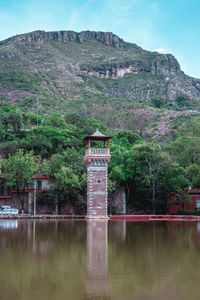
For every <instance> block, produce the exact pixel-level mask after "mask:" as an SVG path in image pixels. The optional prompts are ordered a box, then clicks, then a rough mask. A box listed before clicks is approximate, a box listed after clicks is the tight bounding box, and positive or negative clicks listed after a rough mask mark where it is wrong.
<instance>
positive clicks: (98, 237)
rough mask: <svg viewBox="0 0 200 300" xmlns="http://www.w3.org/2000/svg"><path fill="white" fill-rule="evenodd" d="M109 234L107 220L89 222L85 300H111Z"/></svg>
mask: <svg viewBox="0 0 200 300" xmlns="http://www.w3.org/2000/svg"><path fill="white" fill-rule="evenodd" d="M107 232H108V221H107V220H88V221H87V258H86V275H85V291H86V297H85V299H99V297H101V299H110V296H109V294H110V288H109V276H108V234H107Z"/></svg>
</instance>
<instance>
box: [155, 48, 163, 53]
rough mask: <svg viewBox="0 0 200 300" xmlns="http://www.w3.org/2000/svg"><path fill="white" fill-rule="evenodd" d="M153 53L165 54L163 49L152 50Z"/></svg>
mask: <svg viewBox="0 0 200 300" xmlns="http://www.w3.org/2000/svg"><path fill="white" fill-rule="evenodd" d="M153 51H155V52H158V53H164V52H166V51H165V49H164V48H158V49H154V50H153Z"/></svg>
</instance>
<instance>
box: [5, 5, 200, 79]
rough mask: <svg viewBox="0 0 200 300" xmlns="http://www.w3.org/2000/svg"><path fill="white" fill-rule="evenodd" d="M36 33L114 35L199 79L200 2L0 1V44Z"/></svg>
mask: <svg viewBox="0 0 200 300" xmlns="http://www.w3.org/2000/svg"><path fill="white" fill-rule="evenodd" d="M34 30H45V31H57V30H74V31H77V32H80V31H83V30H95V31H109V32H113V33H115V34H116V35H118V36H119V37H120V38H122V39H123V40H125V41H127V42H131V43H135V44H137V45H138V46H140V47H142V48H144V49H146V50H150V51H158V52H161V53H172V54H173V55H174V56H175V57H176V58H177V60H178V61H179V63H180V66H181V69H182V70H183V71H184V72H185V73H186V74H188V75H190V76H193V77H196V78H200V1H199V0H0V40H4V39H6V38H8V37H11V36H14V35H17V34H21V33H26V32H30V31H34Z"/></svg>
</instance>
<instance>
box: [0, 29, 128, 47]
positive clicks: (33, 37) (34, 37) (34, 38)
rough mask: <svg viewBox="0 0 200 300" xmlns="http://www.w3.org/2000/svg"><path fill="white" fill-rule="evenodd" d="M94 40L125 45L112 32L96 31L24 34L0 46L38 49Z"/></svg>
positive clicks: (119, 45) (115, 45)
mask: <svg viewBox="0 0 200 300" xmlns="http://www.w3.org/2000/svg"><path fill="white" fill-rule="evenodd" d="M91 39H96V40H98V41H100V42H102V43H104V44H105V45H108V46H111V45H112V46H114V47H117V48H119V47H125V46H126V44H128V43H125V42H124V41H123V40H122V39H120V38H119V37H118V36H117V35H115V34H113V33H112V32H101V31H99V32H96V31H82V32H79V33H78V32H74V31H54V32H45V31H40V30H38V31H34V32H30V33H26V34H21V35H17V36H15V37H12V38H9V39H7V40H5V41H3V42H0V45H6V44H10V43H14V44H16V45H30V44H32V45H35V46H37V47H39V46H40V45H42V44H43V43H44V42H49V41H55V42H61V43H64V44H67V43H70V42H79V43H83V42H85V41H88V40H91Z"/></svg>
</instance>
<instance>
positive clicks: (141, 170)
mask: <svg viewBox="0 0 200 300" xmlns="http://www.w3.org/2000/svg"><path fill="white" fill-rule="evenodd" d="M132 151H133V158H132V159H131V160H129V166H130V167H129V168H131V166H133V169H134V179H135V181H136V184H137V186H138V185H142V186H144V187H145V188H146V189H147V190H148V191H149V192H150V194H151V204H152V210H153V213H155V211H156V191H157V186H158V182H159V177H160V175H161V173H162V171H163V168H164V167H166V166H167V165H168V164H169V160H170V158H169V156H168V154H167V153H165V152H162V151H161V147H160V146H159V145H158V144H155V143H143V144H140V145H134V146H133V147H132Z"/></svg>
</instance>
